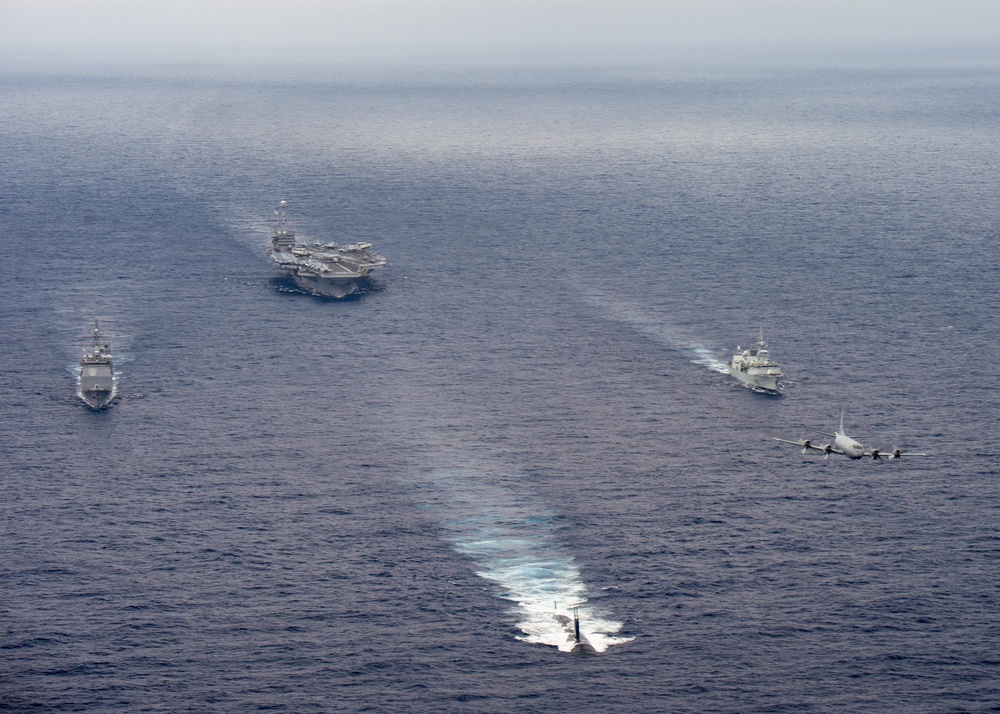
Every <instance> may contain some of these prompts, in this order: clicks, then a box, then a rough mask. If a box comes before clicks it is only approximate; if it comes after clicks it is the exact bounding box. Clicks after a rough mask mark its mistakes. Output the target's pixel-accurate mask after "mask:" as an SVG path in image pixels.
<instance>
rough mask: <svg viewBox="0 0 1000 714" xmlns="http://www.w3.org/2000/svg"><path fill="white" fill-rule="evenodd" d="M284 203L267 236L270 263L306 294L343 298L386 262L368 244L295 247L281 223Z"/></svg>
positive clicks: (288, 232)
mask: <svg viewBox="0 0 1000 714" xmlns="http://www.w3.org/2000/svg"><path fill="white" fill-rule="evenodd" d="M287 205H288V204H287V203H285V201H282V202H281V203H280V204H278V208H277V209H276V210H275V214H276V215H278V216H279V219H278V221H277V225H276V226H275V228H274V233H273V234H272V235H271V249H270V254H271V260H273V261H274V262H275V263H277V264H278V265H279V266H281V267H282V268H284V269H285V270H287V271H288V272H289V274H290V275H291V276H292V279H293V280H294V281H295V284H296V285H298V286H299V287H300V288H302V289H303V290H305V291H306V292H309V293H312V294H314V295H323V296H325V297H332V298H343V297H347V296H348V295H351V294H353V293H356V292H358V291H359V290H361V289H362V288H363V287H364V285H365V283H366V282H367V281H368V276H369V275H370V274H371V272H372V270H374V269H375V268H380V267H382V266H385V265H388V261H387V260H386V259H385V258H383V257H382V256H381V255H379V254H378V253H375V252H374V251H372V250H371V247H372V244H371V243H354V244H352V245H344V246H338V245H337V244H336V243H324V244H320V243H297V242H296V240H295V232H294V231H292V230H291V229H290V228H289V227H288V224H287V223H286V221H285V208H286V207H287Z"/></svg>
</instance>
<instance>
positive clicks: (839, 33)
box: [0, 0, 1000, 59]
mask: <svg viewBox="0 0 1000 714" xmlns="http://www.w3.org/2000/svg"><path fill="white" fill-rule="evenodd" d="M746 44H750V45H756V46H765V47H773V48H775V49H782V48H786V47H792V48H794V47H827V46H828V47H830V48H835V49H837V48H839V49H846V50H848V51H849V50H850V49H852V48H855V47H857V48H859V49H871V48H878V47H884V48H886V49H893V48H897V47H900V46H904V47H906V46H908V47H920V46H926V47H940V46H942V45H948V46H956V47H962V46H967V47H982V46H984V45H993V46H997V45H998V44H1000V0H0V53H3V54H7V55H9V54H10V53H11V52H44V53H48V52H56V51H58V52H69V53H74V54H76V53H84V52H87V53H91V52H93V53H111V54H115V53H125V54H131V53H134V54H136V55H142V54H145V53H150V52H153V53H156V52H163V51H165V49H166V48H172V49H173V51H175V52H176V53H177V56H178V57H185V56H192V57H197V56H199V55H204V56H206V57H207V56H225V55H226V54H227V53H231V54H233V55H234V56H235V55H250V56H252V55H253V54H254V53H258V52H259V53H260V54H261V56H263V55H265V54H266V55H267V57H268V58H273V57H274V56H276V55H277V56H281V55H287V56H288V57H289V58H290V59H294V58H296V57H298V56H301V55H303V54H305V55H307V56H308V55H314V56H315V55H317V54H320V55H329V56H352V55H356V56H364V55H383V54H455V53H482V54H511V55H517V54H539V53H555V54H559V53H568V54H577V55H580V54H587V53H595V54H597V53H604V52H609V51H610V52H619V53H621V52H630V51H632V50H637V51H643V52H647V51H667V52H669V51H670V50H671V49H675V48H679V47H680V48H683V47H689V46H692V45H693V46H709V47H716V46H720V45H722V46H736V45H746Z"/></svg>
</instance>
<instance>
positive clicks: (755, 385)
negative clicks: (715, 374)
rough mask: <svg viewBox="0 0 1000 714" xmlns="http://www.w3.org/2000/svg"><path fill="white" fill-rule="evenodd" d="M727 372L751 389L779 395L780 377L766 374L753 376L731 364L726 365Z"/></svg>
mask: <svg viewBox="0 0 1000 714" xmlns="http://www.w3.org/2000/svg"><path fill="white" fill-rule="evenodd" d="M726 371H727V372H729V374H731V375H732V376H734V377H735V378H736V379H738V380H739V381H741V382H743V384H745V385H746V386H748V387H750V388H751V389H759V390H761V391H764V392H772V393H774V394H777V393H778V377H775V376H771V375H766V374H751V373H750V372H744V371H742V370H739V369H736V368H734V367H733V366H732V365H731V364H727V365H726Z"/></svg>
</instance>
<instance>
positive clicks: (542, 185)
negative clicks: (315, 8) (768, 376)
mask: <svg viewBox="0 0 1000 714" xmlns="http://www.w3.org/2000/svg"><path fill="white" fill-rule="evenodd" d="M356 69H357V68H346V67H311V68H291V67H290V68H284V69H282V71H280V72H278V71H275V70H265V69H258V70H252V71H251V70H246V71H241V72H236V71H235V70H232V69H229V70H227V69H220V68H187V69H177V68H129V69H127V70H125V69H122V70H102V71H96V70H95V71H85V70H79V71H77V72H75V73H73V74H65V73H64V74H59V75H55V74H51V73H46V72H44V71H34V72H29V71H26V70H25V71H22V72H20V73H7V74H5V75H2V76H0V85H2V88H3V96H4V97H5V101H4V102H3V103H2V105H0V136H2V137H3V149H2V157H3V161H2V163H0V182H2V187H3V191H4V196H5V198H6V200H5V202H4V204H3V205H2V206H0V218H2V222H3V226H4V241H5V246H6V256H7V259H6V260H5V261H4V262H3V264H2V265H0V275H2V286H3V287H2V289H3V292H4V300H3V302H2V305H0V315H2V319H3V325H4V332H5V337H6V340H5V341H4V356H5V360H4V363H5V364H6V365H7V369H6V370H4V371H3V373H2V377H0V380H2V381H0V384H2V387H3V393H4V394H5V395H6V400H7V405H8V407H7V414H6V418H5V419H4V420H3V421H2V422H0V439H2V442H0V443H2V445H3V452H4V466H3V479H2V482H0V483H2V493H3V499H2V504H3V519H2V524H3V525H2V529H3V531H2V534H3V538H2V542H3V546H4V558H3V566H2V570H0V577H2V592H3V594H4V595H3V599H2V603H0V608H2V609H0V620H2V623H3V626H4V638H3V642H2V646H3V662H4V667H3V673H2V695H0V696H2V698H0V703H2V704H3V706H4V707H5V708H6V709H7V710H10V711H108V712H111V711H115V712H118V711H165V712H180V711H197V712H206V711H218V712H236V711H240V712H242V711H254V710H278V711H294V712H304V711H427V712H431V711H483V712H487V711H489V712H499V711H511V712H514V711H517V712H522V711H578V710H581V709H583V708H595V709H596V708H600V709H602V710H605V711H623V712H624V711H630V712H631V711H674V712H685V711H688V712H710V711H721V712H746V711H850V712H855V711H927V712H938V711H983V710H988V709H990V708H991V707H993V706H995V705H996V702H997V701H998V699H1000V676H998V675H1000V664H998V662H1000V660H998V658H997V655H996V651H997V645H998V634H1000V632H998V627H997V625H996V617H995V612H996V610H997V607H998V591H997V581H998V580H997V578H998V572H997V571H998V555H1000V532H998V528H997V525H996V524H997V522H998V515H1000V514H998V505H1000V503H998V498H997V490H996V483H995V482H996V477H997V474H998V463H997V452H996V449H995V447H994V445H993V439H992V433H993V431H994V426H995V423H996V415H997V413H998V412H997V408H998V406H1000V404H998V401H1000V400H998V388H1000V380H998V369H997V367H996V365H995V360H994V359H993V358H992V355H993V353H994V351H995V345H996V343H997V341H998V339H997V338H998V329H997V323H996V319H995V316H996V314H997V312H998V308H1000V305H998V302H1000V299H998V297H997V293H998V290H997V288H998V278H1000V272H998V267H1000V266H998V250H997V247H998V246H997V238H998V219H997V215H998V214H997V211H996V206H997V205H1000V195H998V194H1000V189H998V187H997V183H996V180H995V176H996V167H997V165H998V159H1000V144H998V142H997V141H996V136H995V135H996V126H995V124H996V122H995V119H996V116H995V111H994V107H995V106H996V105H997V101H998V99H1000V82H998V81H997V78H996V77H997V75H996V73H995V71H994V70H993V69H990V68H988V67H985V68H983V67H980V68H976V67H970V68H953V69H949V70H925V69H906V70H904V69H894V70H846V69H844V70H833V69H830V70H818V69H811V70H792V69H782V70H776V69H760V70H754V71H751V70H746V69H744V70H739V71H737V70H733V71H732V72H729V73H726V72H711V73H709V72H704V73H699V72H698V71H691V70H689V69H685V70H681V69H680V68H633V69H616V70H611V69H606V70H601V71H596V70H579V71H571V70H555V69H550V70H533V71H528V70H520V71H514V70H507V71H496V72H487V71H485V70H477V71H472V70H462V71H459V70H454V69H438V70H434V71H432V70H429V69H428V70H425V71H419V70H416V69H413V68H411V69H408V70H406V71H404V72H390V71H388V70H385V71H382V70H372V69H367V70H365V71H363V72H358V71H356ZM281 198H284V199H286V200H288V202H289V210H290V216H291V217H292V218H293V219H294V220H295V221H296V223H295V229H296V231H297V232H298V233H299V235H300V236H302V237H303V238H312V239H322V240H330V239H332V240H337V241H339V242H342V243H347V242H353V241H355V240H370V241H371V242H373V243H374V244H375V247H376V249H377V250H378V251H379V252H380V253H382V254H384V255H386V256H387V257H388V258H389V259H390V262H391V263H392V267H391V268H390V269H387V270H384V271H382V272H381V273H380V275H379V277H378V278H377V279H376V280H375V282H374V284H373V286H372V288H371V290H370V291H369V292H368V293H366V294H365V295H362V296H361V297H360V298H358V299H349V300H345V301H339V302H338V301H332V300H326V299H320V298H314V297H311V296H307V295H304V294H302V293H300V292H298V291H296V290H295V289H294V286H292V285H290V284H289V283H288V282H287V280H285V279H284V278H283V276H281V275H280V273H278V272H277V271H276V268H274V266H273V265H272V264H271V263H270V261H269V260H268V259H267V256H266V252H265V248H266V244H267V237H268V235H269V231H270V227H269V225H268V220H269V218H270V216H271V209H272V205H273V204H274V203H276V202H277V200H279V199H281ZM94 319H99V320H100V321H101V325H102V326H103V327H105V328H106V329H107V330H108V331H109V332H110V333H111V334H112V335H113V343H112V349H113V352H114V355H115V364H116V369H117V370H118V371H119V372H120V378H119V383H118V386H119V391H120V397H119V398H118V399H117V401H116V402H115V404H114V405H113V407H112V408H111V409H109V410H107V411H104V412H99V413H93V412H90V411H88V410H87V409H86V408H85V407H83V405H82V404H80V403H79V401H78V399H77V398H76V397H75V394H74V391H75V385H74V382H73V379H74V378H73V365H74V364H75V361H76V360H77V358H78V354H79V350H80V345H81V344H82V343H83V340H82V339H81V338H80V335H83V334H85V333H86V331H87V330H88V326H89V325H91V324H92V321H93V320H94ZM761 326H763V327H764V329H765V330H766V332H767V336H768V339H769V342H770V343H771V346H772V351H773V354H774V356H775V357H776V358H777V359H778V360H779V361H780V363H781V364H782V366H783V367H784V369H785V372H786V374H787V375H788V378H787V381H786V387H785V390H784V394H783V396H780V397H777V398H774V397H765V396H762V395H757V394H754V393H752V392H751V391H749V390H747V389H744V388H743V387H741V386H740V385H739V384H737V383H736V382H735V381H733V380H730V379H729V378H728V377H727V376H726V375H724V374H722V373H720V369H721V368H722V365H723V362H724V361H725V359H727V358H728V356H729V354H731V353H729V350H732V349H733V348H734V347H735V346H736V345H737V344H744V345H745V344H746V343H747V342H748V341H749V339H750V338H752V337H753V336H755V335H756V333H757V330H758V328H759V327H761ZM841 409H845V410H846V414H847V417H846V423H847V427H848V431H849V433H851V434H853V435H856V436H857V437H858V438H859V439H860V440H861V441H862V442H864V443H865V444H866V445H872V446H877V447H880V448H893V447H895V446H900V447H903V448H919V449H922V450H925V451H927V452H928V453H930V454H932V456H931V457H930V458H926V459H913V460H904V461H901V462H896V463H890V464H877V463H876V464H873V463H869V462H867V461H860V462H851V461H848V460H846V459H842V458H840V459H838V458H831V459H830V460H829V461H824V460H823V459H822V458H821V457H816V456H802V455H800V454H799V451H798V450H797V449H796V448H794V447H792V446H788V447H787V448H785V446H787V445H781V444H778V443H777V442H774V441H773V440H772V438H771V437H773V436H782V437H785V438H800V437H805V436H811V437H813V436H815V435H816V434H818V433H819V432H823V431H831V430H832V429H833V427H835V426H836V424H837V420H838V418H839V413H840V411H841ZM574 606H578V607H579V613H580V617H581V626H582V631H583V634H584V636H585V637H586V638H587V639H588V640H589V641H590V643H591V644H592V645H593V647H594V648H595V649H596V650H598V651H599V652H600V654H598V655H596V656H590V657H585V656H579V655H578V654H571V653H570V652H569V650H571V649H572V648H573V644H574V643H573V640H572V628H571V626H567V619H566V618H568V617H570V616H571V614H572V608H573V607H574Z"/></svg>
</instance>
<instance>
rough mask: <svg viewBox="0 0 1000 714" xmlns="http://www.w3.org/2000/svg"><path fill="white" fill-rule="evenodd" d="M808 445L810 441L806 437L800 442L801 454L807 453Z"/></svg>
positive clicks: (810, 443) (810, 444)
mask: <svg viewBox="0 0 1000 714" xmlns="http://www.w3.org/2000/svg"><path fill="white" fill-rule="evenodd" d="M810 446H812V442H810V441H809V439H806V440H805V441H803V442H802V453H803V454H808V453H809V447H810Z"/></svg>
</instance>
